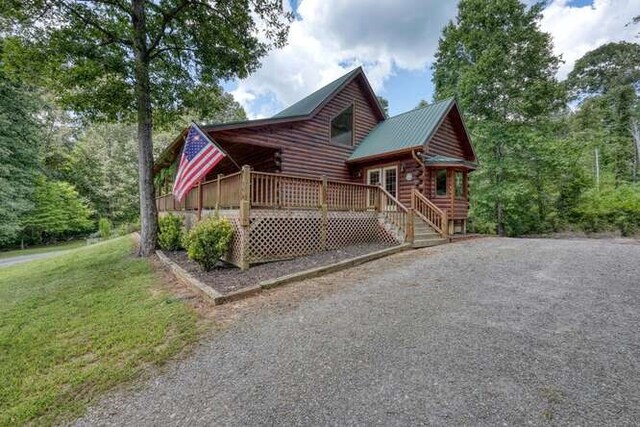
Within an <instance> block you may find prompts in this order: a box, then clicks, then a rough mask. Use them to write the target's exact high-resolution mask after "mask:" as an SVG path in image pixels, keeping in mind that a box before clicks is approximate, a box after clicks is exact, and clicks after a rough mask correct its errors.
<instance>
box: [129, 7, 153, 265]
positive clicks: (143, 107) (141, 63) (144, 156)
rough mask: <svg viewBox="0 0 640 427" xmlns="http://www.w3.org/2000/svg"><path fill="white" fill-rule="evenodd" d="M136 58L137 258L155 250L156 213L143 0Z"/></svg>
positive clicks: (135, 15)
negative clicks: (138, 238) (138, 236)
mask: <svg viewBox="0 0 640 427" xmlns="http://www.w3.org/2000/svg"><path fill="white" fill-rule="evenodd" d="M132 6H133V7H132V23H133V30H134V36H133V38H134V40H133V52H134V56H135V79H136V82H135V94H136V101H137V112H138V172H139V178H138V179H139V188H140V224H141V228H140V250H139V252H138V254H139V255H140V256H149V255H151V254H153V253H154V251H155V248H156V234H157V228H158V212H157V210H156V202H155V194H154V188H153V141H152V139H151V136H152V130H153V122H152V112H151V95H150V80H149V52H148V48H147V40H146V32H147V28H146V18H145V11H144V0H133V1H132Z"/></svg>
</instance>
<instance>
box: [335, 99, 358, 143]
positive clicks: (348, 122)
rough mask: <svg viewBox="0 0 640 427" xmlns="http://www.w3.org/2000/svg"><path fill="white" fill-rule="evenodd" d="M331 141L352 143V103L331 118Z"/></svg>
mask: <svg viewBox="0 0 640 427" xmlns="http://www.w3.org/2000/svg"><path fill="white" fill-rule="evenodd" d="M331 143H332V144H340V145H353V105H351V106H349V107H348V108H347V109H345V110H344V111H342V112H341V113H340V114H338V115H337V116H335V117H334V118H333V120H331Z"/></svg>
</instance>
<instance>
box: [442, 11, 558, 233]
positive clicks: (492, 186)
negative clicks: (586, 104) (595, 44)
mask: <svg viewBox="0 0 640 427" xmlns="http://www.w3.org/2000/svg"><path fill="white" fill-rule="evenodd" d="M542 7H543V6H542V5H541V4H536V5H534V6H532V7H530V8H527V6H525V5H524V4H522V3H520V2H519V1H517V0H493V1H486V0H462V1H460V3H459V4H458V15H457V17H456V19H455V22H453V21H452V22H450V23H449V24H448V25H447V26H446V27H445V28H444V30H443V33H442V36H441V38H440V41H439V45H438V51H437V53H436V61H435V63H434V65H433V71H434V72H433V81H434V84H435V98H436V99H443V98H446V97H449V96H456V97H457V99H458V101H459V103H460V105H461V108H462V110H463V111H464V112H465V117H466V118H468V120H469V125H470V130H471V133H472V136H473V138H474V141H475V143H476V148H477V151H478V156H479V158H480V163H481V164H482V168H481V169H480V170H479V171H478V172H476V173H474V174H473V178H472V185H473V187H474V191H475V196H474V199H473V200H472V201H473V203H474V204H475V206H474V212H475V214H478V215H480V216H481V217H483V220H484V221H488V222H493V223H495V226H496V231H497V232H498V234H499V235H505V234H506V233H507V231H508V230H507V228H508V226H509V225H510V224H511V225H513V224H518V212H521V213H522V212H523V209H525V208H527V209H528V207H529V206H534V205H535V204H536V202H535V199H536V198H538V199H540V198H541V195H537V197H528V196H527V194H525V193H523V192H525V191H529V192H532V191H533V192H537V191H540V190H541V186H539V185H537V186H534V187H533V188H538V189H537V190H533V189H532V186H531V185H530V184H531V181H530V171H529V170H526V169H525V165H523V164H522V163H520V162H522V161H523V160H526V162H527V163H526V165H527V166H528V167H531V168H540V167H542V165H543V164H546V161H545V160H544V159H541V158H539V156H540V153H541V151H540V150H535V151H531V150H529V149H530V148H531V144H538V143H540V141H541V137H540V135H536V134H529V133H528V132H527V130H531V129H533V127H534V126H535V125H536V124H538V123H539V122H540V121H542V120H546V119H547V118H548V117H550V116H551V114H552V113H553V112H554V111H557V110H558V109H559V108H560V107H561V106H562V103H563V92H562V88H561V87H560V86H559V85H558V83H557V81H556V79H555V74H556V72H557V69H558V64H559V58H558V57H556V56H554V55H553V54H552V43H551V36H550V35H549V34H547V33H544V32H542V31H540V29H539V26H538V24H539V21H540V19H541V17H542V15H541V11H542ZM542 140H546V138H543V139H542ZM536 173H537V174H539V175H541V174H542V173H543V171H537V172H536ZM523 203H524V205H523ZM535 210H538V209H535Z"/></svg>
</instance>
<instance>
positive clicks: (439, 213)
mask: <svg viewBox="0 0 640 427" xmlns="http://www.w3.org/2000/svg"><path fill="white" fill-rule="evenodd" d="M203 130H204V131H205V132H207V133H208V135H209V136H210V137H211V138H212V139H213V140H214V141H215V142H216V143H217V144H218V145H219V146H220V147H221V148H222V149H223V150H225V151H226V152H227V153H228V155H229V156H230V157H232V158H233V159H234V160H235V162H236V163H237V164H240V165H244V166H243V167H242V170H238V166H236V165H235V164H234V162H232V161H231V160H230V159H229V158H225V159H223V160H222V161H221V162H220V163H219V164H218V165H216V166H215V167H214V168H213V169H212V170H211V171H210V172H209V173H208V175H207V177H206V179H205V180H204V181H202V182H201V183H200V184H199V185H198V186H196V187H194V188H193V189H192V190H191V191H190V192H189V194H188V195H187V196H186V198H185V199H184V200H183V201H182V202H181V203H178V202H177V201H176V200H175V199H174V198H173V196H172V195H171V180H172V173H171V171H172V170H173V171H174V173H175V164H176V161H177V158H178V157H179V155H180V150H181V148H182V145H183V144H184V137H185V135H186V132H187V130H186V129H185V130H184V131H183V132H182V133H181V134H180V135H179V136H178V138H176V140H175V141H174V142H173V143H172V144H171V145H170V146H169V147H167V149H165V151H164V152H163V153H162V154H161V155H160V156H159V158H158V160H157V161H156V163H155V165H154V173H155V174H156V176H157V177H158V178H161V179H160V180H158V179H157V180H156V182H157V188H156V191H157V193H156V194H159V196H158V197H157V199H156V202H157V203H156V204H157V208H158V211H159V212H160V214H161V215H162V214H163V212H172V211H173V212H176V213H180V214H181V215H183V216H184V217H185V221H186V225H187V227H189V226H190V225H191V224H193V222H194V221H197V220H198V219H199V218H201V217H202V216H203V215H204V216H206V215H210V214H212V213H214V212H216V213H217V214H219V215H223V216H225V217H227V218H229V220H230V221H231V222H232V224H233V226H234V229H235V233H234V238H233V242H232V245H231V249H230V250H229V253H228V254H227V256H226V260H227V261H229V262H231V263H233V264H235V265H237V266H239V267H241V268H247V267H248V266H249V265H250V264H252V263H259V262H265V261H272V260H278V259H285V258H291V257H295V256H302V255H306V254H310V253H313V252H317V251H322V250H329V249H336V248H339V247H341V246H342V247H343V246H346V245H350V244H357V243H363V242H384V243H388V244H403V243H410V244H412V245H413V246H414V247H424V246H431V245H434V244H439V243H443V242H446V241H448V239H449V238H450V236H452V235H454V234H460V233H462V234H463V233H466V222H467V212H468V208H469V186H468V174H469V173H470V172H472V171H473V170H474V169H475V168H476V167H477V159H476V155H475V152H474V149H473V146H472V144H471V140H470V138H469V134H468V132H467V130H466V128H465V125H464V122H463V119H462V115H461V112H460V110H459V108H458V106H457V104H456V101H455V99H453V98H450V99H445V100H442V101H439V102H436V103H433V104H431V105H428V106H426V107H424V108H418V109H415V110H412V111H408V112H405V113H402V114H399V115H397V116H394V117H386V115H385V112H384V111H383V109H382V108H381V106H380V104H379V102H378V100H377V98H376V95H375V93H374V92H373V90H372V89H371V86H370V85H369V82H368V81H367V78H366V76H365V74H364V72H363V70H362V68H356V69H355V70H353V71H351V72H349V73H347V74H345V75H344V76H342V77H340V78H339V79H337V80H335V81H334V82H331V83H329V84H328V85H326V86H324V87H322V88H320V89H318V90H317V91H316V92H314V93H312V94H311V95H309V96H307V97H306V98H304V99H302V100H300V101H298V102H297V103H295V104H293V105H292V106H290V107H288V108H286V109H284V110H283V111H281V112H280V113H278V114H276V115H275V116H273V117H271V118H268V119H259V120H248V121H242V122H232V123H222V124H215V125H209V126H204V127H203ZM172 168H173V169H172ZM158 181H159V182H158Z"/></svg>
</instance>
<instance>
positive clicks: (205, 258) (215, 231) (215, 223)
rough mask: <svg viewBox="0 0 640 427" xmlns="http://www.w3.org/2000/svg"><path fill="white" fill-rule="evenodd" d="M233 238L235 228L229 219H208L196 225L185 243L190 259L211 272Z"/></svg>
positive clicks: (185, 239)
mask: <svg viewBox="0 0 640 427" xmlns="http://www.w3.org/2000/svg"><path fill="white" fill-rule="evenodd" d="M232 236H233V227H232V226H231V224H230V223H229V221H228V220H227V219H225V218H208V219H205V220H203V221H201V222H199V223H198V224H196V226H195V227H193V228H192V229H191V231H189V233H187V235H186V236H185V238H184V242H183V243H184V247H185V249H186V250H187V254H188V255H189V258H190V259H192V260H193V261H195V262H197V263H198V264H200V265H201V266H202V268H203V269H204V270H205V271H209V270H211V269H212V268H213V267H214V266H215V265H216V262H217V261H218V260H219V259H220V257H221V256H222V255H223V254H224V253H225V252H226V251H227V249H228V248H229V243H230V242H231V237H232Z"/></svg>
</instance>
